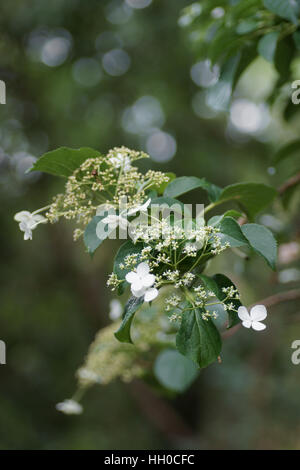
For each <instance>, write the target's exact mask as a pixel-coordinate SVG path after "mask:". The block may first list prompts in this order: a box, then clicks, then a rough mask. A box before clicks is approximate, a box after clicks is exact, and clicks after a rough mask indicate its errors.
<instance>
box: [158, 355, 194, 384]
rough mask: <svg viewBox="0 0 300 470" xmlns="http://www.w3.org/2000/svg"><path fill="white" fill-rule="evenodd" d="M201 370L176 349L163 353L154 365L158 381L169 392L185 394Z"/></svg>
mask: <svg viewBox="0 0 300 470" xmlns="http://www.w3.org/2000/svg"><path fill="white" fill-rule="evenodd" d="M198 373H199V369H198V367H197V366H196V364H195V363H194V362H193V361H191V360H190V359H188V358H187V357H186V356H183V355H182V354H180V353H179V352H178V351H176V350H175V349H167V350H164V351H162V352H161V353H160V354H159V355H158V356H157V358H156V361H155V363H154V374H155V376H156V378H157V380H158V381H159V382H160V383H161V384H162V385H163V386H164V387H166V388H168V389H169V390H174V391H175V392H184V391H185V390H186V389H187V388H188V387H189V386H190V385H191V383H192V382H193V381H194V380H195V379H196V377H197V375H198Z"/></svg>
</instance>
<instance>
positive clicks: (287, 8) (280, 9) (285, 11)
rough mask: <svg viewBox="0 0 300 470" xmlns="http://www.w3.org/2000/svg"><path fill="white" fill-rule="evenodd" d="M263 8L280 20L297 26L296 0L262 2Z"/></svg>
mask: <svg viewBox="0 0 300 470" xmlns="http://www.w3.org/2000/svg"><path fill="white" fill-rule="evenodd" d="M264 6H265V7H266V8H267V9H268V10H270V11H271V12H273V13H275V14H276V15H278V16H280V17H281V18H284V19H285V20H290V21H291V22H292V23H295V24H297V22H298V16H299V12H300V7H299V3H298V2H297V1H296V0H264Z"/></svg>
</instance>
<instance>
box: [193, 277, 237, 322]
mask: <svg viewBox="0 0 300 470" xmlns="http://www.w3.org/2000/svg"><path fill="white" fill-rule="evenodd" d="M199 278H200V279H201V280H202V282H203V284H204V286H205V287H206V289H207V290H210V291H212V292H213V293H214V294H215V296H216V297H217V299H219V300H220V301H221V302H223V301H224V299H226V294H225V293H224V292H223V291H222V289H223V287H225V288H226V287H234V289H236V287H235V285H234V284H233V282H232V281H231V280H230V279H229V278H228V277H226V276H224V275H223V274H215V275H214V276H213V277H212V278H211V277H208V276H205V275H204V274H201V275H199ZM225 303H226V304H227V305H228V304H231V303H232V304H233V305H234V309H235V310H237V309H238V308H239V307H240V306H241V305H242V304H241V302H240V300H239V299H228V300H226V302H225ZM226 313H227V315H228V320H229V321H228V326H227V328H228V329H229V328H232V327H233V326H235V325H237V324H238V323H240V319H239V317H238V315H237V313H236V312H235V311H234V310H230V309H228V310H226Z"/></svg>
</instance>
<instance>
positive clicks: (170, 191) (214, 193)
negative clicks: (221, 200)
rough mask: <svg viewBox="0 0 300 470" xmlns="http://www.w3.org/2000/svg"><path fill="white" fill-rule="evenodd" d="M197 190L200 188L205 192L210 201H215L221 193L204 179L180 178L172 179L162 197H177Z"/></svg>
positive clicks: (193, 177)
mask: <svg viewBox="0 0 300 470" xmlns="http://www.w3.org/2000/svg"><path fill="white" fill-rule="evenodd" d="M197 188H202V189H204V190H205V191H207V192H208V195H209V199H210V200H211V201H216V200H217V199H218V196H219V195H220V193H221V191H222V190H221V188H218V187H217V186H215V185H214V184H211V183H209V182H208V181H206V180H205V178H201V179H200V178H197V177H196V176H181V177H180V178H176V179H174V180H173V181H172V182H171V183H170V184H169V185H168V186H167V188H166V190H165V192H164V196H169V197H178V196H181V195H182V194H186V193H188V192H189V191H192V190H193V189H197Z"/></svg>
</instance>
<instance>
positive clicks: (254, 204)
mask: <svg viewBox="0 0 300 470" xmlns="http://www.w3.org/2000/svg"><path fill="white" fill-rule="evenodd" d="M276 195H277V191H276V189H274V188H272V187H271V186H267V185H265V184H260V183H237V184H232V185H230V186H227V187H226V188H224V189H223V191H222V193H221V196H220V197H219V200H218V202H225V201H230V200H234V201H236V202H237V203H238V204H239V205H241V207H242V209H243V210H245V212H246V214H247V215H248V216H249V217H250V218H254V217H255V216H256V214H258V213H259V212H260V211H261V210H262V209H264V208H265V207H267V206H268V205H269V204H270V203H271V202H272V201H273V199H274V198H275V196H276Z"/></svg>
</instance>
